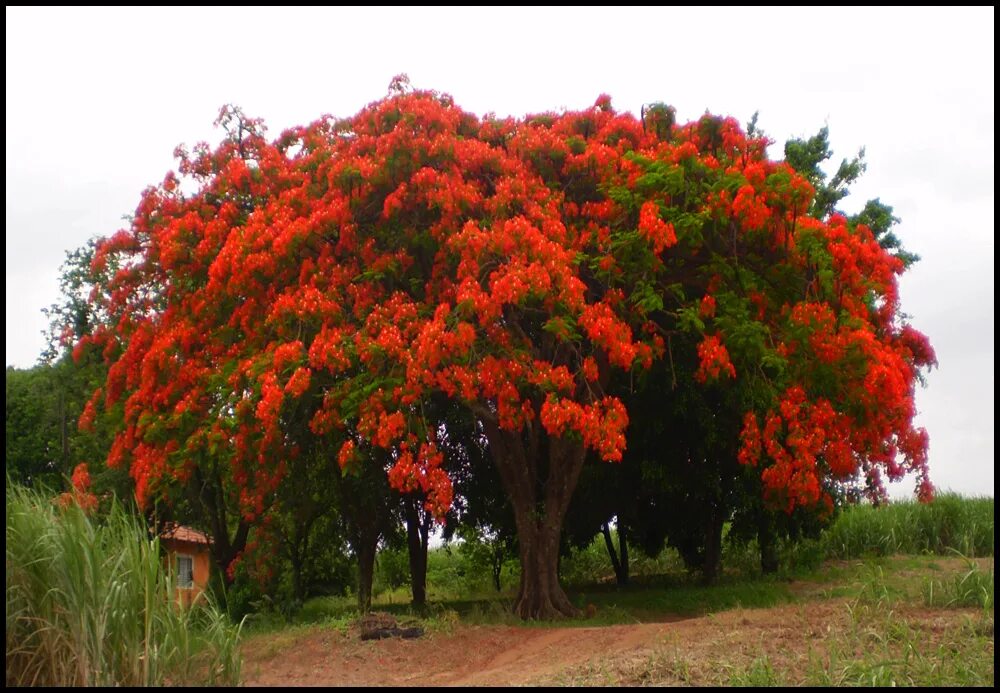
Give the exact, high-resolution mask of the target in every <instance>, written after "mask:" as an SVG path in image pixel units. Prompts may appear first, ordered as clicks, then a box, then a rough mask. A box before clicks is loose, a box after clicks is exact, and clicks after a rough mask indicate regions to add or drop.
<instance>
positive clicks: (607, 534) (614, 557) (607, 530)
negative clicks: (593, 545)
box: [601, 522, 628, 585]
mask: <svg viewBox="0 0 1000 693" xmlns="http://www.w3.org/2000/svg"><path fill="white" fill-rule="evenodd" d="M619 531H621V530H619ZM601 534H603V535H604V546H605V547H606V548H607V549H608V556H610V557H611V567H612V568H614V571H615V582H617V583H618V584H619V585H624V584H625V582H623V581H622V579H623V577H624V579H625V581H627V580H628V578H627V577H625V576H623V574H622V564H621V563H620V562H619V561H618V554H617V553H616V552H615V544H614V542H613V541H612V539H611V527H610V526H609V525H608V523H607V522H605V523H604V524H603V525H601ZM620 536H621V535H619V537H620ZM619 541H621V540H620V539H619Z"/></svg>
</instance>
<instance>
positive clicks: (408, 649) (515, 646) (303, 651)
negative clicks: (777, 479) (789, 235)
mask: <svg viewBox="0 0 1000 693" xmlns="http://www.w3.org/2000/svg"><path fill="white" fill-rule="evenodd" d="M941 562H942V563H945V562H946V561H941ZM948 563H950V562H948ZM955 565H956V566H958V565H959V564H958V563H957V562H956V563H955ZM949 567H950V565H949ZM828 586H829V585H826V587H828ZM795 587H796V592H799V593H800V594H801V595H802V596H803V597H805V599H804V600H803V601H800V602H797V603H791V604H784V605H781V606H776V607H772V608H763V609H741V608H737V609H732V610H729V611H724V612H720V613H716V614H710V615H705V616H698V617H692V618H685V619H681V618H674V619H673V620H671V619H670V618H669V617H668V618H667V619H666V620H665V621H664V622H657V623H641V624H631V625H614V626H599V627H528V626H509V625H489V626H470V625H462V624H456V625H454V626H452V627H451V628H448V629H447V630H444V631H437V632H430V633H427V634H426V635H425V636H424V637H422V638H418V639H415V640H401V639H398V638H392V639H388V640H375V641H361V640H360V639H359V638H358V637H357V634H355V633H345V632H343V631H340V630H336V629H331V628H323V627H321V626H315V627H311V628H300V629H298V630H295V631H282V632H278V633H275V634H272V635H256V636H252V637H251V638H248V639H247V641H246V642H245V643H244V647H243V651H244V662H245V663H244V668H243V675H244V682H245V683H246V684H247V685H249V686H282V687H283V686H296V685H300V686H301V685H307V686H316V685H319V686H378V685H387V686H403V685H406V686H497V685H500V686H510V685H526V684H527V685H538V684H543V685H544V684H563V685H566V684H569V685H573V684H576V685H619V684H623V683H624V684H625V685H641V684H643V683H654V684H687V685H692V684H694V685H697V684H708V685H717V684H718V682H719V680H720V678H721V679H722V680H725V675H726V674H727V671H728V670H729V668H731V667H740V666H746V665H748V664H749V663H752V662H753V661H754V660H755V659H756V658H758V657H760V656H761V655H762V654H766V655H767V657H768V658H769V661H770V662H771V664H772V665H773V666H775V667H776V668H778V667H780V668H781V669H782V670H788V671H793V670H797V671H801V670H804V669H805V668H808V667H809V666H812V665H813V664H815V658H816V653H817V652H823V651H825V650H826V649H827V645H828V644H829V643H832V642H834V641H835V640H837V639H839V638H843V637H844V634H845V633H850V632H855V631H856V630H857V625H856V624H854V625H853V626H852V622H851V619H852V616H851V612H850V611H849V609H848V608H847V605H848V600H847V599H846V598H829V597H825V598H824V597H819V596H818V595H817V594H816V593H817V592H818V591H819V590H820V589H822V587H823V586H822V585H818V584H815V583H803V584H801V585H796V586H795ZM807 595H809V596H807ZM888 613H889V617H890V618H896V616H893V614H897V615H898V616H899V617H902V618H905V619H906V621H907V622H908V623H909V625H910V626H912V627H913V628H916V629H917V630H916V632H918V633H920V636H919V640H920V642H926V644H927V645H928V646H930V645H932V644H933V643H934V642H936V640H937V639H938V636H939V635H940V634H941V633H943V632H944V631H945V630H946V629H947V628H949V627H950V626H951V625H953V624H955V623H957V622H960V621H961V620H962V619H966V620H968V619H969V618H971V617H973V616H975V610H974V609H973V610H971V611H970V610H968V609H966V610H956V609H950V610H947V611H941V610H931V609H926V608H922V607H919V606H918V605H917V604H912V605H904V604H898V605H896V606H895V607H893V609H891V610H889V611H888ZM855 618H856V617H855ZM991 623H992V622H991ZM852 628H853V629H854V631H852ZM990 628H991V629H992V625H991V626H990ZM990 634H991V635H992V630H991V633H990ZM990 648H992V639H991V642H990ZM859 654H860V652H859Z"/></svg>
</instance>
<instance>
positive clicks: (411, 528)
mask: <svg viewBox="0 0 1000 693" xmlns="http://www.w3.org/2000/svg"><path fill="white" fill-rule="evenodd" d="M419 504H420V499H419V498H415V497H413V496H406V497H404V498H403V508H404V511H405V514H406V547H407V550H408V553H409V557H410V593H411V594H412V596H413V605H414V606H424V605H425V604H426V603H427V537H428V534H429V532H430V517H429V516H426V513H422V512H421V511H420V507H419Z"/></svg>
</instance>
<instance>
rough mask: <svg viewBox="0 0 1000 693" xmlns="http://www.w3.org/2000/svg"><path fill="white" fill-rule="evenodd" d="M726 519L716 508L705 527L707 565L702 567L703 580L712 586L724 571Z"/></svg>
mask: <svg viewBox="0 0 1000 693" xmlns="http://www.w3.org/2000/svg"><path fill="white" fill-rule="evenodd" d="M724 524H725V517H724V516H723V514H722V512H721V510H720V509H719V508H718V507H717V506H716V507H715V508H714V509H713V512H712V515H711V517H710V518H709V521H708V524H707V525H706V527H705V565H704V566H703V567H702V579H703V580H704V581H705V583H706V584H712V583H714V582H715V581H716V580H718V579H719V573H720V572H721V570H722V527H723V525H724Z"/></svg>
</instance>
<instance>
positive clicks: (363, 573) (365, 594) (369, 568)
mask: <svg viewBox="0 0 1000 693" xmlns="http://www.w3.org/2000/svg"><path fill="white" fill-rule="evenodd" d="M377 549H378V535H377V534H376V535H375V540H374V541H370V540H369V541H363V542H362V543H361V546H360V547H359V548H358V610H359V611H361V613H365V614H366V613H368V612H369V611H371V609H372V582H373V579H374V577H375V553H376V551H377Z"/></svg>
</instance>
